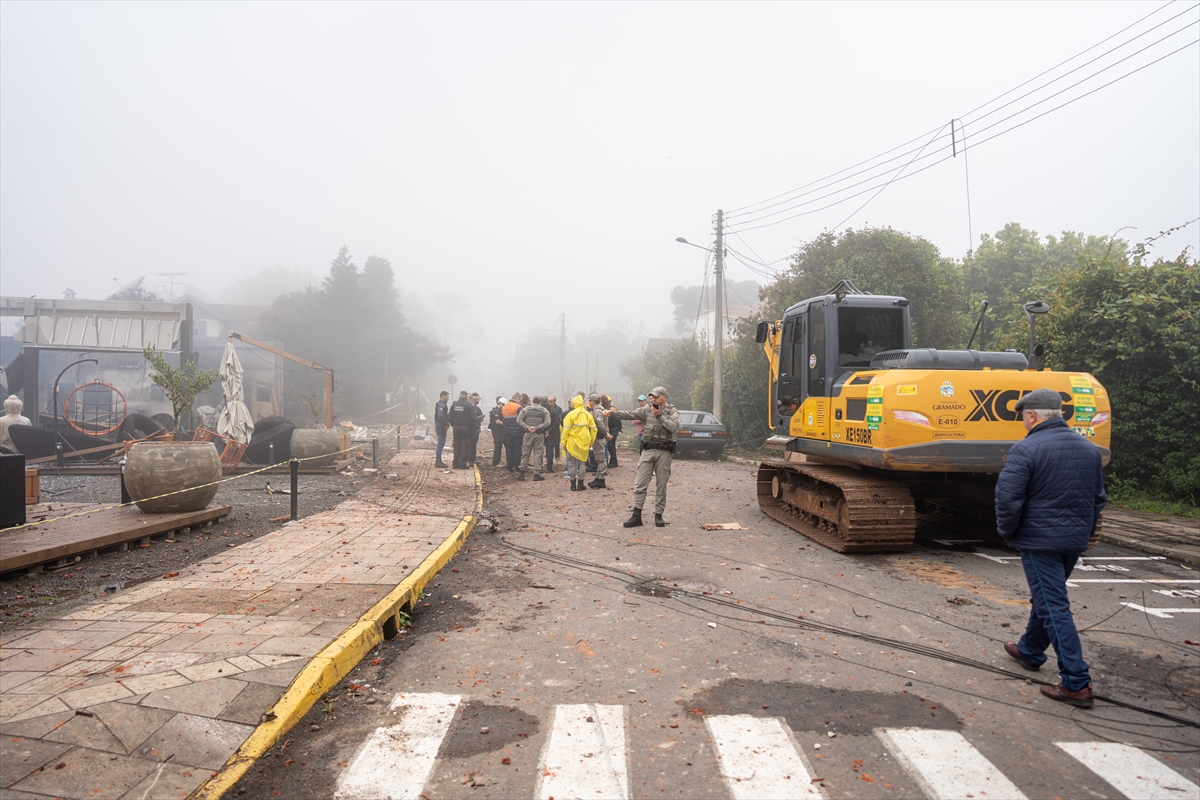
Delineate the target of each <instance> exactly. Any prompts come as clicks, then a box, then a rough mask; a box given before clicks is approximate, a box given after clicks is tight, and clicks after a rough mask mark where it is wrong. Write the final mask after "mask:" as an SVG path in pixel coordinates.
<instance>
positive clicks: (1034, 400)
mask: <svg viewBox="0 0 1200 800" xmlns="http://www.w3.org/2000/svg"><path fill="white" fill-rule="evenodd" d="M1013 408H1014V409H1016V410H1017V411H1062V398H1061V397H1059V395H1058V392H1056V391H1054V390H1053V389H1034V390H1033V391H1032V392H1030V393H1029V394H1027V395H1025V396H1024V397H1022V398H1021V399H1020V400H1018V401H1017V402H1016V404H1015V405H1014V406H1013Z"/></svg>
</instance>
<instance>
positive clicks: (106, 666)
mask: <svg viewBox="0 0 1200 800" xmlns="http://www.w3.org/2000/svg"><path fill="white" fill-rule="evenodd" d="M418 448H419V449H418ZM432 464H433V451H432V449H424V448H421V447H420V446H419V445H418V446H414V447H413V448H409V449H406V450H404V451H402V452H401V453H400V454H399V455H397V456H396V457H395V458H394V459H393V460H392V462H391V463H390V464H389V465H388V466H387V468H386V469H384V470H381V472H383V473H387V472H394V473H398V475H399V477H398V478H396V479H391V480H388V479H386V478H379V479H376V482H375V483H374V484H373V485H371V486H369V487H368V488H367V489H364V490H363V491H362V492H360V493H359V495H357V496H356V497H355V498H354V499H352V500H348V501H347V502H344V503H342V504H341V505H339V506H338V507H337V508H335V509H333V510H332V511H326V512H323V513H320V514H316V515H313V516H311V517H307V518H305V519H303V520H299V521H297V522H294V523H291V524H289V525H286V526H284V527H283V528H282V529H280V530H279V531H276V532H274V533H271V534H268V535H266V536H263V537H260V538H259V539H256V540H254V541H253V542H250V543H247V544H244V545H241V546H239V547H236V548H232V549H230V550H229V551H228V552H226V553H222V554H221V555H219V556H215V557H213V558H210V559H208V560H206V561H203V562H200V563H199V564H196V565H194V566H192V567H190V568H188V569H186V570H184V571H181V572H180V573H179V575H178V576H177V577H173V578H162V579H158V580H155V581H152V582H149V583H145V584H142V585H140V586H137V587H135V588H132V589H129V590H128V591H123V592H120V593H117V594H114V595H111V596H109V597H107V598H105V599H104V600H102V601H96V602H92V603H89V604H86V605H80V606H75V607H73V608H72V609H71V610H69V611H67V613H64V614H62V615H61V616H58V617H56V618H53V619H44V620H41V621H39V622H36V623H32V624H30V625H29V626H27V627H23V628H19V629H17V630H14V631H10V632H9V633H7V634H4V635H3V636H2V637H0V734H3V736H0V798H10V797H11V798H26V797H28V798H33V797H38V798H44V797H64V798H83V797H87V798H98V799H100V798H121V797H128V798H141V797H156V798H161V797H186V796H187V795H188V794H189V793H190V792H192V791H193V790H194V789H195V788H196V787H197V786H199V785H200V783H201V782H202V781H204V780H205V779H206V778H208V777H209V776H210V775H211V774H213V772H214V771H216V770H218V769H220V768H221V767H222V765H224V764H225V762H226V761H227V760H228V759H229V757H230V756H231V755H232V754H233V753H234V752H235V751H236V750H237V749H238V748H239V747H240V746H241V745H242V743H243V742H244V741H245V740H246V738H247V737H248V736H249V735H250V734H251V733H252V732H253V731H254V728H255V726H256V725H257V724H258V723H259V722H260V721H261V720H262V719H263V717H264V714H266V713H267V712H268V711H269V710H270V709H271V707H272V705H274V703H275V702H276V701H277V700H278V699H279V698H280V696H281V695H282V694H283V692H284V691H285V690H286V689H287V687H288V685H289V684H290V683H291V681H292V679H293V678H294V677H295V676H296V675H297V673H299V672H300V670H301V669H302V668H303V667H304V666H305V665H306V664H307V663H308V661H309V659H310V658H311V657H312V656H314V655H315V654H317V653H318V652H320V651H321V650H322V649H323V648H325V647H326V646H327V645H329V644H330V643H331V642H332V641H333V640H334V639H335V638H337V637H338V635H339V634H341V633H342V632H343V631H345V630H346V629H347V628H348V627H349V626H350V625H352V624H353V623H355V622H356V621H357V620H358V619H359V617H360V616H362V615H363V614H364V613H366V612H367V611H368V610H369V609H371V607H372V606H373V605H374V604H375V603H376V602H377V601H378V600H380V599H381V598H382V597H383V596H384V595H386V594H387V593H388V592H389V591H391V590H392V589H394V588H395V587H396V585H397V584H399V583H400V582H401V581H402V580H404V579H405V578H406V577H407V576H409V575H410V574H411V573H412V571H413V570H414V569H416V568H417V567H418V566H419V565H420V564H421V563H422V562H423V561H424V560H425V559H426V558H427V557H428V556H429V555H430V554H431V553H433V551H434V550H435V549H437V548H438V547H439V546H440V545H442V544H443V542H444V541H445V540H446V539H447V537H448V536H449V535H450V534H451V533H452V532H453V531H454V530H455V528H456V526H457V525H458V523H459V522H460V521H461V520H462V519H463V517H464V516H465V515H469V514H472V513H474V511H475V502H476V486H475V473H474V471H455V472H450V473H444V472H443V471H441V470H437V469H434V468H433V466H432ZM368 480H370V479H368Z"/></svg>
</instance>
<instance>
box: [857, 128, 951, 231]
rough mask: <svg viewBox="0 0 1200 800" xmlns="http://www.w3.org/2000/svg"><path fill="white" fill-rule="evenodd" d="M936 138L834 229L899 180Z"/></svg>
mask: <svg viewBox="0 0 1200 800" xmlns="http://www.w3.org/2000/svg"><path fill="white" fill-rule="evenodd" d="M950 125H951V129H950V130H951V135H953V131H954V128H953V125H954V123H953V122H951V123H950ZM938 133H941V130H940V129H939V131H938ZM936 138H938V137H937V136H936V135H935V136H934V137H933V139H930V140H929V141H928V142H927V143H926V145H925V147H922V148H921V149H920V151H918V152H917V154H916V155H915V156H913V157H912V158H910V159H909V161H908V164H905V165H904V166H903V167H901V168H900V171H899V172H897V173H896V174H895V175H893V176H892V177H891V178H889V179H888V182H887V183H885V184H884V185H883V186H880V187H879V191H878V192H876V193H875V194H873V195H871V196H870V197H868V198H867V199H866V200H864V201H863V204H862V205H861V206H859V207H858V208H856V209H854V210H853V211H851V212H850V213H849V214H847V215H846V219H844V220H842V221H841V222H839V223H838V224H837V225H834V226H833V229H834V230H837V229H838V228H840V227H842V226H843V225H845V224H846V222H847V221H848V220H849V219H850V218H851V217H853V216H854V215H855V214H857V213H858V212H859V211H862V210H863V209H864V208H866V207H867V205H868V204H869V203H870V202H871V201H872V200H874V199H875V198H876V197H879V195H880V194H882V193H883V190H884V189H886V188H887V187H889V186H891V185H892V184H893V183H895V182H896V181H897V180H899V179H900V176H901V175H903V174H904V170H906V169H907V168H908V167H909V166H910V165H911V164H912V163H913V162H914V161H916V160H917V159H918V158H920V157H921V153H924V152H925V148H926V147H929V145H931V144H933V142H934V139H936Z"/></svg>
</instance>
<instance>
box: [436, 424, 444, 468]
mask: <svg viewBox="0 0 1200 800" xmlns="http://www.w3.org/2000/svg"><path fill="white" fill-rule="evenodd" d="M446 431H447V429H446V428H439V429H438V432H437V437H438V440H437V455H436V456H435V457H434V461H435V462H436V463H438V464H441V463H442V450H444V449H445V448H446Z"/></svg>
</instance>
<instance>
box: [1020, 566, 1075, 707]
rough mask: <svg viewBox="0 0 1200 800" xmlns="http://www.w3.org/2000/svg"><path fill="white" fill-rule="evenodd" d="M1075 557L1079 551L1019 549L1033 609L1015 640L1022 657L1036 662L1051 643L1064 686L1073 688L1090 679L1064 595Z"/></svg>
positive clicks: (1044, 659)
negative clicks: (1017, 640)
mask: <svg viewBox="0 0 1200 800" xmlns="http://www.w3.org/2000/svg"><path fill="white" fill-rule="evenodd" d="M1078 560H1079V555H1078V554H1072V555H1060V554H1058V553H1025V552H1023V553H1021V566H1023V567H1024V568H1025V579H1026V580H1027V581H1028V582H1029V593H1030V597H1031V598H1032V600H1033V610H1032V611H1030V612H1029V624H1028V625H1027V626H1026V628H1025V635H1024V636H1022V637H1021V641H1019V642H1017V650H1018V651H1019V652H1020V653H1021V657H1022V658H1024V659H1025V660H1026V661H1028V662H1029V663H1030V664H1038V665H1041V664H1044V663H1045V662H1046V648H1047V647H1048V646H1050V645H1054V652H1055V653H1057V654H1058V672H1059V674H1060V675H1061V676H1062V683H1063V687H1064V688H1066V689H1069V690H1071V691H1073V692H1074V691H1078V690H1080V689H1082V688H1083V687H1085V686H1087V685H1088V684H1089V683H1091V682H1092V677H1091V675H1090V674H1089V673H1088V665H1087V662H1085V661H1084V660H1083V647H1082V646H1081V645H1080V643H1079V632H1078V631H1076V630H1075V619H1074V618H1073V617H1072V616H1071V601H1070V600H1068V599H1067V578H1069V577H1071V570H1072V569H1074V568H1075V563H1076V562H1077V561H1078Z"/></svg>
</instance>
